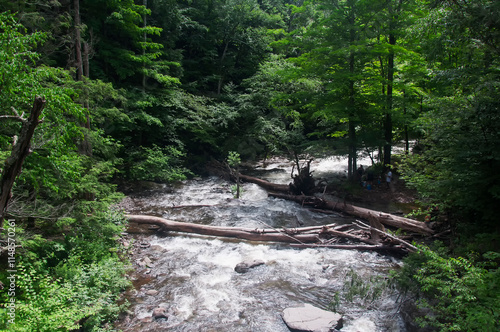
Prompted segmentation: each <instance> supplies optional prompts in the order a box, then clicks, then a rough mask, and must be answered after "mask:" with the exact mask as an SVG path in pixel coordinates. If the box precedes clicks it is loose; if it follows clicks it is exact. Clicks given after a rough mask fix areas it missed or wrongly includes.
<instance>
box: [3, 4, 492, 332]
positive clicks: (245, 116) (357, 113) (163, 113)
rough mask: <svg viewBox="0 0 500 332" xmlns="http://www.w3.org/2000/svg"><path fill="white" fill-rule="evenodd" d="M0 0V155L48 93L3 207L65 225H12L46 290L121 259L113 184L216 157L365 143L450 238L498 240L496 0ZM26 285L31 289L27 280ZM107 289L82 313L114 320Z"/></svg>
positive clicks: (178, 172) (193, 167)
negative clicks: (45, 234) (29, 232)
mask: <svg viewBox="0 0 500 332" xmlns="http://www.w3.org/2000/svg"><path fill="white" fill-rule="evenodd" d="M0 9H1V13H0V160H1V161H2V165H3V163H4V162H5V161H6V160H7V159H8V158H9V156H10V155H11V154H12V151H13V146H14V145H15V141H16V139H17V136H18V135H19V132H20V130H21V126H22V119H24V118H25V117H26V115H25V114H27V113H28V112H29V110H30V109H31V107H32V105H33V102H34V100H35V98H36V97H37V96H40V97H43V98H44V99H45V100H46V105H45V108H44V110H43V113H42V117H43V121H42V122H41V123H40V124H39V126H38V127H37V129H36V131H35V135H34V138H33V140H32V142H31V152H30V154H29V155H28V156H27V157H26V160H25V162H24V164H23V169H22V172H21V174H20V175H19V177H17V178H16V179H15V183H14V186H13V188H12V199H11V200H10V204H9V208H8V217H12V218H16V220H17V219H18V220H22V221H23V222H24V221H26V222H27V221H28V220H29V222H30V223H31V222H33V220H37V222H39V223H43V224H44V225H45V229H54V230H57V231H55V232H60V233H62V232H66V233H64V239H58V241H59V242H57V241H56V242H54V243H58V244H57V245H56V244H54V243H53V241H48V240H47V239H46V238H45V239H42V238H38V237H36V238H35V239H34V240H33V238H29V237H28V236H27V237H26V238H27V239H29V241H32V242H29V243H30V244H31V245H32V246H33V247H36V248H38V249H39V253H40V256H37V257H34V256H33V257H30V256H29V255H28V256H27V258H26V260H25V261H24V263H23V264H26V266H31V267H34V268H35V270H36V271H44V272H50V273H51V275H52V276H53V277H54V278H53V279H50V278H48V279H44V278H41V279H40V278H39V279H36V282H35V286H34V287H38V290H43V291H44V292H45V293H44V294H45V295H46V296H51V294H53V293H54V292H56V291H59V290H60V291H64V294H66V295H65V296H67V297H68V298H69V297H71V296H73V295H74V293H75V292H76V289H77V288H78V285H80V286H82V285H83V284H82V283H84V281H83V280H84V279H85V278H87V277H88V278H91V277H90V275H92V273H94V274H95V273H97V272H96V271H97V270H99V269H111V267H112V266H115V265H116V264H119V263H118V262H119V259H118V257H116V255H113V254H110V253H109V250H108V249H109V247H110V246H113V244H112V243H114V242H113V240H112V239H113V237H114V236H115V235H116V234H117V233H119V231H120V227H122V226H123V220H120V218H119V217H117V216H115V215H114V214H113V213H111V216H110V215H109V213H110V212H109V211H111V210H110V204H111V203H113V202H115V201H116V200H117V199H118V198H119V197H120V194H119V193H118V191H117V189H116V188H117V186H118V185H120V184H122V183H124V182H127V181H159V182H170V181H177V180H182V179H185V178H186V177H189V176H192V175H193V174H199V173H201V172H203V165H204V163H205V162H206V161H208V160H210V159H211V158H216V159H224V158H226V156H228V154H229V153H230V152H231V153H234V154H238V156H241V158H242V159H243V160H245V159H255V158H265V157H267V156H269V155H272V154H274V155H283V154H288V155H289V156H290V157H291V158H293V159H294V160H298V159H299V158H300V157H303V156H304V155H306V154H320V153H321V154H323V155H325V154H326V155H345V156H347V157H348V174H349V177H350V178H352V177H353V176H354V174H355V170H356V168H357V160H358V158H359V157H360V156H363V155H366V154H370V156H371V155H373V154H374V152H378V154H377V155H378V159H377V160H375V159H374V160H373V163H374V164H377V165H378V167H379V168H380V169H382V168H388V167H393V168H395V169H397V172H399V173H400V174H401V175H402V177H403V178H404V179H405V181H406V183H407V184H408V185H409V186H411V187H413V188H415V189H416V190H417V191H418V194H419V197H420V199H421V202H422V205H423V206H432V207H435V208H436V209H439V211H440V212H441V213H442V214H443V215H444V216H445V218H446V220H448V221H449V222H450V223H451V224H452V226H453V231H454V236H455V237H456V238H457V239H464V241H463V242H462V243H473V242H474V243H480V244H481V246H482V250H484V251H488V250H497V249H498V244H495V243H498V236H499V233H500V229H499V228H498V223H497V217H496V215H497V213H496V210H495V207H496V206H498V205H499V203H500V175H499V174H498V169H500V150H499V149H498V146H499V145H500V134H499V133H500V128H499V126H500V88H499V87H500V2H499V1H495V0H467V1H462V0H457V1H452V0H438V1H428V0H389V1H382V0H380V1H379V0H334V1H325V0H243V1H236V0H210V1H208V0H200V1H191V0H149V1H147V0H142V1H139V0H138V1H133V0H114V1H104V0H89V1H79V0H71V1H70V0H60V1H53V0H38V1H35V2H33V1H24V0H21V1H15V2H13V1H10V0H9V1H7V0H0ZM23 113H24V114H23ZM399 143H404V146H405V153H404V155H403V156H398V157H397V158H394V156H393V155H394V146H395V145H396V144H399ZM2 168H3V166H2ZM106 218H107V221H105V219H106ZM96 222H100V223H101V224H100V225H101V226H100V227H101V228H102V232H103V234H105V235H104V237H103V238H102V239H96V235H95V234H94V233H93V232H92V227H93V225H94V223H96ZM79 232H81V233H82V234H83V235H82V236H81V237H78V236H79V235H78V234H80V233H79ZM485 234H487V235H485ZM71 236H73V237H74V238H76V240H70V238H71ZM485 236H486V237H487V238H488V241H484V238H485ZM85 237H87V238H92V239H95V240H96V241H97V243H98V244H96V245H95V246H96V247H95V248H94V249H95V252H96V253H102V254H103V255H104V253H106V254H105V255H104V256H105V260H99V259H97V258H96V257H95V255H94V254H93V250H94V249H92V247H91V246H90V245H89V244H88V243H86V239H85ZM470 238H474V241H469V240H470ZM33 241H34V242H33ZM468 241H469V242H468ZM495 241H496V242H495ZM58 245H60V246H63V247H64V248H65V250H66V251H67V252H66V253H64V254H63V251H64V250H59V251H58V250H57V248H56V247H57V246H58ZM495 246H496V247H495ZM27 247H29V246H27ZM51 250H53V251H54V252H57V253H55V254H54V255H55V256H57V255H59V256H58V257H57V259H58V260H57V259H56V258H55V256H54V255H52V256H51V254H50V252H51ZM71 250H73V251H71ZM41 252H43V254H42V253H41ZM68 252H71V253H68ZM104 256H103V257H104ZM51 257H52V258H51ZM94 258H95V259H96V260H95V261H94V260H93V259H94ZM37 259H40V262H42V263H40V262H37ZM69 262H72V263H75V262H78V263H75V264H77V265H78V266H79V270H78V272H75V271H76V270H75V271H73V270H71V269H70V268H69V267H68V266H69V265H68V264H70V263H69ZM122 267H123V266H122ZM120 271H121V272H120V273H122V272H123V270H120ZM118 274H119V273H118ZM85 276H86V277H85ZM94 277H95V276H94ZM56 278H63V279H64V280H66V281H68V280H72V282H74V283H73V284H69V283H64V282H62V281H61V282H59V281H57V282H56V281H54V280H59V279H56ZM71 278H77V279H78V278H80V279H78V280H77V281H75V279H71ZM114 278H119V276H118V275H115V274H113V275H110V279H109V280H108V281H109V283H111V282H113V280H114ZM23 280H24V281H23V282H24V284H23V285H24V286H23V287H25V289H26V292H28V289H29V287H30V286H28V284H29V282H32V281H33V280H35V279H33V278H32V276H29V275H28V274H26V275H25V277H24V279H23ZM61 280H62V279H61ZM86 280H87V279H86ZM87 281H88V280H87ZM87 281H86V282H87ZM68 282H69V281H68ZM79 283H80V284H79ZM88 283H89V284H90V281H88ZM89 284H85V285H83V286H82V287H84V288H85V287H87V286H89ZM118 284H120V283H118ZM120 285H121V284H120ZM89 287H90V286H89ZM120 287H121V286H120ZM118 288H119V287H118ZM118 288H113V291H114V292H115V293H117V292H119V289H118ZM85 289H87V288H85ZM90 289H91V287H90V288H88V289H87V291H88V292H91V290H90ZM27 294H28V293H26V294H25V295H24V297H23V296H21V299H20V300H21V301H24V302H23V303H29V301H31V300H32V299H31V298H29V295H27ZM89 296H91V297H94V298H98V296H97V295H96V294H92V295H89ZM112 297H113V296H111V295H110V296H109V298H106V299H102V298H99V300H98V301H101V300H102V301H101V302H99V303H100V305H96V306H95V307H93V309H89V310H91V311H92V310H93V311H92V313H89V312H87V313H85V315H84V316H81V317H82V318H83V317H87V316H89V315H95V316H96V317H97V316H99V317H104V316H106V315H108V314H111V313H110V312H107V311H106V309H105V307H106V305H105V303H107V302H106V301H108V302H109V301H111V302H112ZM80 301H84V299H83V298H81V299H80ZM103 301H104V302H103ZM60 304H61V303H55V302H54V303H51V305H53V306H54V307H56V306H57V305H60ZM27 308H28V307H26V310H25V314H26V316H25V318H26V321H30V322H32V323H33V324H35V323H34V321H31V320H30V319H31V318H30V317H31V316H30V314H29V310H28V309H27ZM73 309H74V307H73ZM43 310H45V311H46V312H50V311H51V308H49V307H44V309H43ZM74 312H75V311H74ZM78 317H80V316H78ZM103 319H104V318H103ZM97 321H98V320H96V321H95V322H93V323H92V322H89V324H91V323H92V324H97V325H99V323H98V322H97ZM1 323H2V322H1V321H0V324H1ZM60 323H61V322H60V320H56V322H55V323H54V324H56V325H53V326H52V325H50V324H49V325H47V327H46V330H50V329H51V328H54V326H59V325H57V324H60ZM30 324H31V323H30ZM42 325H43V324H42ZM38 328H40V327H38ZM67 328H68V329H70V328H71V327H67Z"/></svg>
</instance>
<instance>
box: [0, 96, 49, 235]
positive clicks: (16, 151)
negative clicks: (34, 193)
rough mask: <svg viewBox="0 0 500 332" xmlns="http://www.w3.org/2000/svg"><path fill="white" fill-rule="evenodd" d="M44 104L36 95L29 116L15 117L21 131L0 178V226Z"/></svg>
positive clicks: (43, 100)
mask: <svg viewBox="0 0 500 332" xmlns="http://www.w3.org/2000/svg"><path fill="white" fill-rule="evenodd" d="M44 106H45V99H43V98H42V97H36V98H35V102H34V104H33V108H32V109H31V113H30V116H29V118H28V119H27V120H26V119H23V118H22V117H20V116H19V117H17V120H19V121H21V122H22V127H21V133H20V134H19V138H18V140H17V142H16V143H15V144H14V146H13V147H12V152H11V154H10V157H9V158H7V160H6V161H5V165H4V167H3V170H2V176H1V178H0V190H1V192H0V228H2V225H3V220H4V218H5V216H6V213H7V206H8V204H9V200H10V197H11V195H12V194H11V190H12V186H13V185H14V182H15V180H16V178H17V176H18V175H19V174H20V173H21V170H22V166H23V163H24V160H25V159H26V157H27V156H28V155H29V154H30V153H31V151H30V143H31V138H32V137H33V134H34V133H35V128H36V127H37V126H38V124H39V123H40V122H41V121H40V120H39V118H40V115H41V114H42V110H43V108H44Z"/></svg>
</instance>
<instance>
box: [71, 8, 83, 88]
mask: <svg viewBox="0 0 500 332" xmlns="http://www.w3.org/2000/svg"><path fill="white" fill-rule="evenodd" d="M73 6H74V7H75V57H76V80H77V81H81V80H82V77H83V61H82V40H81V39H82V38H81V32H80V28H81V22H80V0H74V1H73Z"/></svg>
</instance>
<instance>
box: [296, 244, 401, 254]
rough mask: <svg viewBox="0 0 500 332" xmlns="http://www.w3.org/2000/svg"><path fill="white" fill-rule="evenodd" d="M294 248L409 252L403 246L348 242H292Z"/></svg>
mask: <svg viewBox="0 0 500 332" xmlns="http://www.w3.org/2000/svg"><path fill="white" fill-rule="evenodd" d="M290 246H291V247H293V248H300V249H304V248H330V249H345V250H371V251H379V252H396V253H399V254H402V253H407V252H406V250H405V249H404V248H403V247H392V246H385V245H373V246H369V245H347V244H295V243H293V244H290Z"/></svg>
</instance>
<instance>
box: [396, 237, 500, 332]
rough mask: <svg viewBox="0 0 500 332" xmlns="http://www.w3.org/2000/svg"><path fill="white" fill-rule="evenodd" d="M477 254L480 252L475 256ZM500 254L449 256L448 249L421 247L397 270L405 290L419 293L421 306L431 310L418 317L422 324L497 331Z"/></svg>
mask: <svg viewBox="0 0 500 332" xmlns="http://www.w3.org/2000/svg"><path fill="white" fill-rule="evenodd" d="M476 256H477V255H476ZM495 256H498V254H495V253H493V252H489V253H486V254H485V255H484V257H483V258H482V259H481V260H479V257H474V256H472V257H470V258H464V257H461V256H459V257H450V256H448V254H447V253H446V250H445V249H443V248H442V247H441V248H434V250H431V249H429V248H427V247H424V246H421V247H420V251H419V252H418V254H412V255H411V256H410V257H408V258H407V259H406V260H405V265H404V266H403V268H402V270H401V271H399V272H398V274H397V277H396V280H397V281H398V283H399V285H400V286H402V288H403V290H404V291H409V292H411V294H416V295H417V296H418V298H417V304H418V306H419V307H420V308H427V309H432V311H431V312H430V314H427V315H425V316H422V317H420V318H419V324H420V326H422V327H425V326H433V327H436V328H437V329H438V331H497V330H498V329H499V328H500V311H499V310H498V309H499V301H500V270H499V269H498V266H497V264H496V263H494V261H492V260H491V259H495V258H498V257H495Z"/></svg>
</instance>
